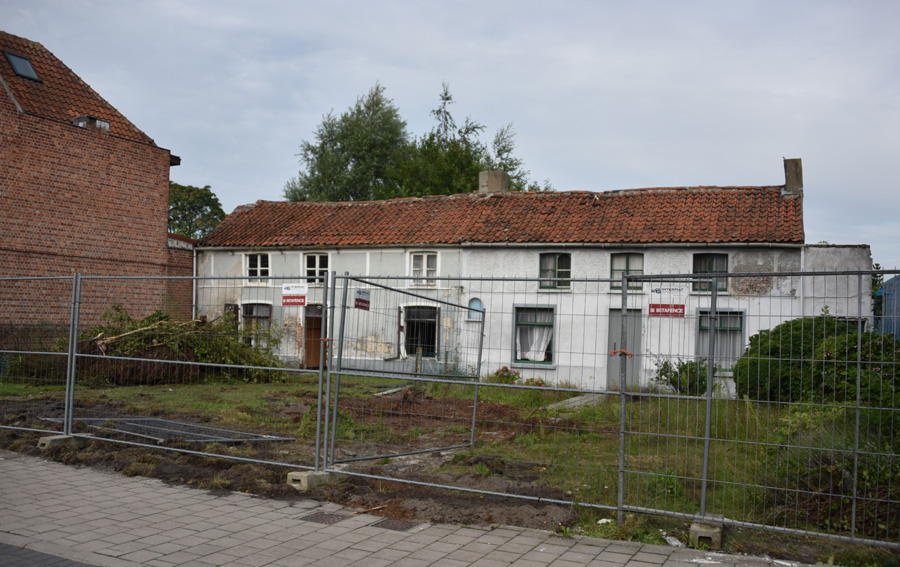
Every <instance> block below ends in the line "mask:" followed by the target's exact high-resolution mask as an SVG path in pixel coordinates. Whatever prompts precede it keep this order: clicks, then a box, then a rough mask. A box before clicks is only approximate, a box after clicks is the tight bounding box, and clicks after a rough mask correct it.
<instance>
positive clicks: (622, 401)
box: [609, 272, 628, 525]
mask: <svg viewBox="0 0 900 567" xmlns="http://www.w3.org/2000/svg"><path fill="white" fill-rule="evenodd" d="M627 338H628V275H627V272H622V344H621V347H620V350H621V351H623V352H624V351H625V349H626V348H627V346H628V345H627V342H626V341H627ZM609 356H610V360H609V362H610V363H612V357H613V356H618V357H619V360H620V366H619V493H618V500H617V505H616V508H617V509H616V523H617V524H619V525H622V522H624V521H625V510H624V506H625V427H626V423H627V420H626V418H625V417H626V415H625V414H626V412H627V405H626V397H625V394H626V392H625V384H626V381H627V377H626V372H627V368H626V367H627V366H628V363H627V362H626V361H625V360H623V358H622V355H620V354H619V355H614V354H612V353H610V354H609Z"/></svg>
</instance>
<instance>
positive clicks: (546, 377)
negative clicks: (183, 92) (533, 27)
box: [0, 272, 900, 546]
mask: <svg viewBox="0 0 900 567" xmlns="http://www.w3.org/2000/svg"><path fill="white" fill-rule="evenodd" d="M893 273H895V272H882V273H869V272H862V273H860V272H846V273H842V272H832V273H824V272H820V273H812V274H804V273H799V272H798V273H785V272H781V273H754V274H741V273H730V274H727V275H719V274H715V273H707V274H701V275H695V274H685V275H659V276H651V275H642V276H628V275H626V276H623V278H622V279H621V280H611V279H604V280H575V279H571V280H569V279H566V280H556V279H554V280H546V279H545V280H538V279H531V280H529V279H522V278H509V279H476V278H468V279H460V278H455V279H436V278H418V279H411V278H401V277H397V278H377V279H376V278H359V277H345V278H336V281H337V283H339V285H340V288H339V289H335V288H334V286H332V285H331V283H332V280H331V279H330V278H325V277H316V278H312V279H309V280H308V279H307V277H305V276H299V275H298V276H292V277H283V278H272V277H268V276H267V275H266V274H263V273H254V274H252V276H253V277H249V276H244V277H230V278H197V279H195V280H194V279H177V278H125V277H122V278H115V277H90V278H80V277H79V276H77V275H76V277H74V278H57V279H49V278H31V279H23V278H13V279H11V278H6V279H0V291H2V293H0V317H2V319H0V324H2V326H3V328H2V331H3V333H2V335H0V341H2V342H0V356H2V359H0V427H5V428H10V427H12V428H21V429H35V430H40V431H67V430H71V431H72V432H73V433H75V434H76V435H81V436H92V437H94V438H101V439H108V440H113V441H118V442H125V443H137V444H142V445H149V446H162V447H167V448H171V449H175V450H180V451H191V452H200V453H204V454H211V455H220V456H225V457H229V458H235V459H247V460H253V461H260V462H267V463H276V464H281V465H286V466H296V467H300V468H304V467H305V468H316V469H319V468H322V467H323V466H326V465H323V463H327V468H329V469H331V470H337V465H338V464H339V463H343V465H345V466H348V467H349V469H347V470H346V471H344V472H346V473H347V474H355V475H361V476H367V477H375V478H385V479H391V480H399V481H403V482H410V483H420V484H426V485H429V486H442V487H448V488H455V489H463V490H474V491H482V492H486V493H496V494H506V495H510V496H516V497H520V498H531V499H541V500H550V501H556V502H573V503H579V504H582V505H586V506H596V507H601V508H607V509H610V510H618V511H619V512H620V514H621V513H623V512H626V511H641V512H650V513H655V514H667V515H675V516H679V517H684V518H701V517H705V516H709V515H712V514H716V515H720V516H722V517H723V519H724V521H725V522H726V523H730V524H732V525H742V526H757V527H767V528H769V529H776V530H781V531H788V532H797V533H812V534H818V535H824V536H827V537H834V538H845V539H852V540H856V541H871V542H878V543H881V544H887V545H894V546H900V481H898V479H900V435H898V431H900V396H898V394H897V381H898V378H897V374H898V372H897V366H898V365H897V362H898V358H900V356H898V355H900V342H898V339H897V337H896V335H894V334H893V333H891V332H890V331H889V329H890V328H893V327H892V326H891V325H888V324H886V323H888V322H890V321H885V318H891V317H893V316H894V315H893V313H892V312H884V311H883V305H884V304H885V303H887V302H886V301H884V300H883V301H882V302H881V307H879V303H878V302H874V301H873V294H872V291H873V290H872V288H873V286H875V287H877V282H878V281H879V278H880V277H883V276H884V275H886V274H893ZM623 290H624V292H623ZM357 291H364V292H368V293H360V294H357ZM344 298H346V299H344ZM357 300H359V301H360V303H359V305H360V306H364V305H365V304H366V302H368V307H369V309H368V310H365V309H362V308H358V307H357V304H358V303H357ZM888 304H889V303H888ZM336 306H346V307H345V308H344V309H343V310H340V309H338V310H336ZM338 318H340V319H341V320H338ZM331 337H335V338H336V339H337V340H336V341H335V343H337V344H335V345H334V348H330V346H331V342H332V341H331ZM67 352H70V353H71V354H70V355H67ZM326 371H327V372H326ZM710 385H711V386H710ZM67 400H69V402H68V403H67ZM326 409H327V410H328V411H326ZM326 416H327V419H326ZM67 418H69V420H70V421H68V422H67ZM323 439H327V443H326V442H324V441H323ZM325 448H327V449H330V451H331V452H330V457H329V455H328V454H324V456H325V457H329V458H330V460H325V459H321V457H322V456H323V453H322V450H323V449H325Z"/></svg>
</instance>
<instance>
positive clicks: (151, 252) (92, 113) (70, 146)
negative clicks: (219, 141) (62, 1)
mask: <svg viewBox="0 0 900 567" xmlns="http://www.w3.org/2000/svg"><path fill="white" fill-rule="evenodd" d="M179 161H180V160H179V158H177V157H176V156H172V155H171V154H170V152H169V150H167V149H165V148H161V147H159V146H157V145H156V144H155V143H154V142H153V140H152V139H151V138H150V137H149V136H147V134H145V133H144V132H143V131H141V130H140V129H138V128H137V127H136V126H135V125H134V124H132V123H131V122H130V121H129V120H128V119H127V118H125V116H123V115H122V114H121V113H119V112H118V111H117V110H116V109H115V108H113V107H112V106H111V105H110V104H109V103H108V102H106V101H105V100H104V99H103V98H102V97H101V96H100V95H99V94H97V93H96V92H95V91H94V90H93V89H91V87H90V86H88V85H87V84H86V83H85V82H84V81H82V80H81V79H80V78H79V77H78V76H77V75H76V74H75V73H74V72H72V70H70V69H69V68H68V67H66V65H65V64H63V62H62V61H60V60H59V59H57V58H56V57H55V56H54V55H53V54H52V53H50V51H48V50H47V49H46V48H44V46H42V45H41V44H39V43H36V42H33V41H30V40H28V39H25V38H21V37H18V36H15V35H12V34H9V33H6V32H0V191H2V201H3V206H2V207H0V263H2V265H3V266H4V270H3V273H2V274H0V276H2V277H12V276H27V277H34V276H41V277H47V276H71V275H72V274H73V273H75V272H80V273H82V274H84V275H93V276H99V275H116V276H165V275H186V276H189V275H192V274H191V265H192V256H193V252H192V250H190V249H189V248H187V247H185V248H175V249H172V248H170V246H169V245H168V244H169V240H168V233H167V221H168V195H169V191H168V182H169V168H170V167H171V166H173V165H177V164H178V163H179ZM12 285H13V283H11V282H7V283H6V285H5V286H4V288H5V290H4V295H6V296H7V297H6V299H4V305H6V307H5V311H6V313H5V314H0V318H3V319H5V320H6V321H9V320H10V318H12V319H13V320H16V319H19V317H18V316H16V314H14V313H11V311H18V310H19V308H18V307H16V308H13V307H11V306H10V305H11V304H10V299H9V296H10V295H11V294H13V295H17V296H19V298H20V299H21V300H22V301H20V302H19V303H23V304H22V305H20V307H22V308H23V309H26V310H27V309H29V308H33V305H31V306H30V305H28V304H29V303H31V302H30V301H26V300H27V299H28V296H33V297H32V299H36V298H40V297H44V298H48V299H52V300H57V299H59V298H58V297H57V295H58V294H56V293H54V292H52V291H49V290H48V288H47V286H50V288H54V287H55V285H56V284H54V283H53V282H42V283H40V284H31V285H28V286H24V287H22V286H21V285H19V284H16V285H15V289H13V288H11V286H12ZM66 285H68V284H67V283H66V282H58V286H59V288H60V292H62V291H64V290H65V289H66ZM121 285H123V286H131V287H132V288H135V289H137V288H139V289H140V290H141V291H140V293H139V294H138V293H135V294H132V297H133V298H134V299H133V302H132V306H133V307H134V311H135V313H133V315H142V314H145V313H146V312H147V311H148V310H149V311H154V310H156V309H159V308H164V306H165V305H166V304H169V305H172V304H174V303H177V304H183V303H184V302H185V301H187V302H190V296H188V297H186V298H182V297H178V298H172V297H169V298H166V297H164V296H165V295H166V294H167V291H166V290H167V286H166V284H165V282H163V281H161V280H159V281H156V282H153V281H147V282H142V283H140V284H135V283H134V282H131V283H127V284H125V283H123V284H121ZM99 287H100V283H99V282H87V283H86V285H85V293H87V294H89V296H91V295H92V296H93V297H94V298H95V299H97V301H98V302H100V301H101V299H100V297H99V295H98V294H99V290H98V289H96V288H99ZM106 287H107V288H108V289H105V290H104V291H103V295H104V296H109V297H110V300H111V301H113V300H114V299H113V296H118V294H115V293H112V292H111V289H109V286H108V285H107V286H106ZM22 295H24V296H22ZM138 296H140V297H142V298H143V300H142V301H141V302H140V304H139V302H138V300H137V299H136V298H137V297H138ZM63 297H64V299H65V300H69V298H68V297H65V295H64V294H63ZM116 301H117V302H120V303H121V301H118V300H116ZM88 303H89V302H88ZM98 308H99V307H98ZM53 311H56V310H53ZM34 316H35V315H34V313H32V315H31V317H34ZM38 316H39V317H40V314H39V315H38ZM48 318H50V319H56V318H57V316H56V314H55V313H54V314H53V316H52V317H51V316H50V314H48Z"/></svg>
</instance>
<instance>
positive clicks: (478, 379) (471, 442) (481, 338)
mask: <svg viewBox="0 0 900 567" xmlns="http://www.w3.org/2000/svg"><path fill="white" fill-rule="evenodd" d="M483 307H484V305H483V304H482V311H481V330H480V331H479V333H478V365H477V366H476V367H475V377H476V382H475V401H474V403H473V404H472V434H471V436H470V438H469V445H470V446H471V447H474V446H475V428H476V424H477V423H478V395H479V393H480V392H479V389H480V388H481V357H482V356H483V354H484V320H485V319H487V311H486V310H485V309H483Z"/></svg>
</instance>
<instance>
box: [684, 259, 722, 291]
mask: <svg viewBox="0 0 900 567" xmlns="http://www.w3.org/2000/svg"><path fill="white" fill-rule="evenodd" d="M694 273H695V274H727V273H728V254H694ZM691 289H692V290H693V291H712V282H711V281H703V280H695V281H694V283H693V285H692V288H691ZM716 289H717V290H718V291H728V278H718V286H717V288H716Z"/></svg>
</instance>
